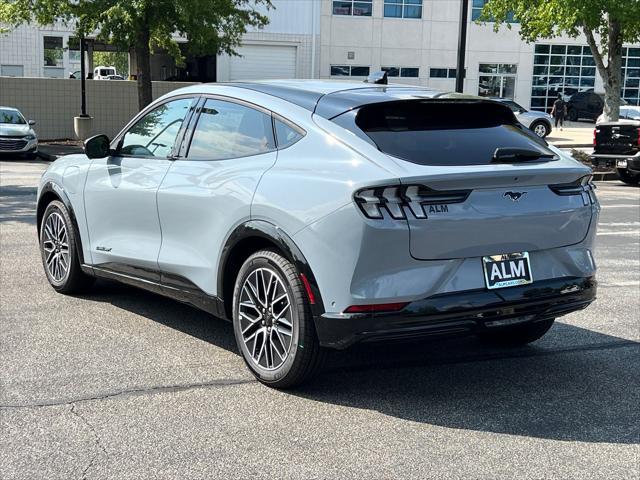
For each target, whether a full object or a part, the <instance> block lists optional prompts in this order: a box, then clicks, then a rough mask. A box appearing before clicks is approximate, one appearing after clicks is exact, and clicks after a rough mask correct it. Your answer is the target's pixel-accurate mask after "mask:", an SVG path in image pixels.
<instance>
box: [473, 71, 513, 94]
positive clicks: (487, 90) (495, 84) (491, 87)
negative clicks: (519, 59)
mask: <svg viewBox="0 0 640 480" xmlns="http://www.w3.org/2000/svg"><path fill="white" fill-rule="evenodd" d="M517 72H518V66H517V65H514V64H512V63H481V64H480V68H479V73H480V74H479V78H478V95H480V96H481V97H500V98H509V99H511V100H513V97H514V96H515V90H516V73H517Z"/></svg>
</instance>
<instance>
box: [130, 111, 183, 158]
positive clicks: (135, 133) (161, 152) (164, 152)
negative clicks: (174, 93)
mask: <svg viewBox="0 0 640 480" xmlns="http://www.w3.org/2000/svg"><path fill="white" fill-rule="evenodd" d="M191 102H192V99H191V98H183V99H180V100H174V101H172V102H167V103H164V104H162V105H160V106H159V107H157V108H155V109H153V110H152V111H150V112H149V113H147V114H146V115H145V116H144V117H142V118H141V119H140V120H138V121H137V122H136V123H135V124H134V125H133V127H131V128H130V129H129V131H128V132H127V133H126V134H125V135H124V138H123V139H122V145H121V147H120V153H121V154H123V155H135V156H148V157H163V158H166V157H167V156H169V154H170V153H171V150H172V148H173V144H174V143H175V141H176V137H177V136H178V132H179V131H180V126H181V125H182V121H183V120H184V117H185V116H186V115H187V112H188V111H189V107H190V106H191Z"/></svg>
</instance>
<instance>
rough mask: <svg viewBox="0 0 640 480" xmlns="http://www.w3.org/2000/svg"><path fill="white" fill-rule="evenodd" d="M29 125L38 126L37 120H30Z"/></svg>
mask: <svg viewBox="0 0 640 480" xmlns="http://www.w3.org/2000/svg"><path fill="white" fill-rule="evenodd" d="M27 123H28V124H29V125H31V126H33V125H35V124H36V121H35V120H29V121H28V122H27Z"/></svg>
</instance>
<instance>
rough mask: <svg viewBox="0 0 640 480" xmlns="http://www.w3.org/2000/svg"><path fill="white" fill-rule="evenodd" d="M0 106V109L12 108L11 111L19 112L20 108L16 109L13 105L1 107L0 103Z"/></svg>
mask: <svg viewBox="0 0 640 480" xmlns="http://www.w3.org/2000/svg"><path fill="white" fill-rule="evenodd" d="M0 108H1V109H2V110H12V111H14V112H18V113H19V112H20V110H18V109H17V108H15V107H3V106H2V105H0Z"/></svg>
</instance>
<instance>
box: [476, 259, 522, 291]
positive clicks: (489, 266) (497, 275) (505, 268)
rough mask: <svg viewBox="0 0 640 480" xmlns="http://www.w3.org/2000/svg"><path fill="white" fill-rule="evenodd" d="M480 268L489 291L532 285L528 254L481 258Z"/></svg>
mask: <svg viewBox="0 0 640 480" xmlns="http://www.w3.org/2000/svg"><path fill="white" fill-rule="evenodd" d="M482 266H483V267H484V279H485V281H486V284H487V288H488V289H490V290H491V289H494V288H505V287H515V286H518V285H527V284H529V283H533V277H532V275H531V265H530V264H529V253H528V252H522V253H504V254H502V255H491V256H488V257H482Z"/></svg>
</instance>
